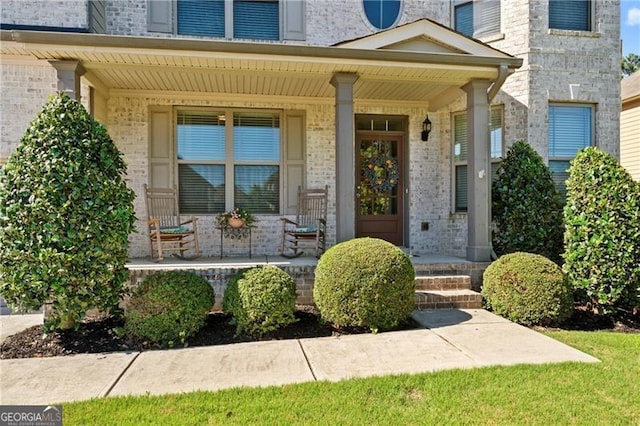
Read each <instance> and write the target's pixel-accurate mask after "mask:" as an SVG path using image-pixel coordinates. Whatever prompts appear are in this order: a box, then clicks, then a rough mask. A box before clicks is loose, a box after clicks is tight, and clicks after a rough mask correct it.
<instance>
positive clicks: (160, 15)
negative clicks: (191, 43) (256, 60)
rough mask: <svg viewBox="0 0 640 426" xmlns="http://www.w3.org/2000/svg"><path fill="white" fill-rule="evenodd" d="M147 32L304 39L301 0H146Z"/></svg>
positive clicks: (259, 38) (240, 37)
mask: <svg viewBox="0 0 640 426" xmlns="http://www.w3.org/2000/svg"><path fill="white" fill-rule="evenodd" d="M147 25H148V30H149V31H150V32H161V33H176V34H181V35H189V36H204V37H224V38H227V39H231V38H239V39H250V40H280V39H283V40H305V38H306V36H305V31H306V25H305V2H304V1H301V0H177V1H176V2H170V1H166V0H147Z"/></svg>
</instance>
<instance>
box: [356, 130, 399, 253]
mask: <svg viewBox="0 0 640 426" xmlns="http://www.w3.org/2000/svg"><path fill="white" fill-rule="evenodd" d="M402 158H403V155H402V136H399V135H385V134H384V133H382V134H377V135H366V136H363V135H359V136H358V137H357V147H356V159H357V161H356V185H357V186H356V197H357V201H356V210H357V212H356V235H357V236H358V237H374V238H381V239H383V240H386V241H389V242H390V243H393V244H395V245H402V244H403V242H404V241H403V226H402V206H403V203H402V194H403V182H402V175H403V174H402V167H403V164H402Z"/></svg>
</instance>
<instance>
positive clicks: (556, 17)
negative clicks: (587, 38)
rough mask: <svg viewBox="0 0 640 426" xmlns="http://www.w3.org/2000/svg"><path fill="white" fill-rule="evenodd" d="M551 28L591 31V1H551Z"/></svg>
mask: <svg viewBox="0 0 640 426" xmlns="http://www.w3.org/2000/svg"><path fill="white" fill-rule="evenodd" d="M549 28H556V29H559V30H579V31H591V2H590V0H571V1H568V0H549Z"/></svg>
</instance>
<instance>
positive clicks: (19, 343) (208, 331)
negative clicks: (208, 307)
mask: <svg viewBox="0 0 640 426" xmlns="http://www.w3.org/2000/svg"><path fill="white" fill-rule="evenodd" d="M295 316H296V319H297V320H298V321H297V322H295V323H293V324H290V325H289V326H287V327H283V328H281V329H279V330H277V331H274V332H271V333H268V334H265V335H262V336H254V337H248V336H236V335H235V326H234V325H232V324H230V321H231V317H230V316H229V315H226V314H223V313H212V314H210V315H209V317H208V318H207V323H206V325H205V326H204V328H203V329H202V330H201V331H200V332H199V333H198V334H196V335H195V336H193V337H192V338H190V339H189V340H188V341H187V343H186V345H185V346H187V347H195V346H211V345H227V344H231V343H240V342H251V341H260V340H282V339H300V338H313V337H326V336H336V335H344V334H361V333H370V331H369V329H368V328H364V327H360V328H357V327H351V328H339V327H335V326H334V325H333V324H331V323H326V322H323V321H321V319H320V316H319V315H318V312H317V311H316V310H315V309H314V308H312V307H302V306H301V307H299V309H298V310H297V311H296V313H295ZM123 326H124V321H123V320H122V319H116V318H113V317H107V318H90V319H87V320H85V322H83V323H82V325H81V326H80V329H79V330H77V331H60V332H55V333H52V334H50V335H49V336H46V337H43V332H44V329H43V327H42V326H41V325H37V326H34V327H30V328H28V329H26V330H24V331H22V332H20V333H17V334H14V335H13V336H9V337H8V338H7V339H6V340H5V341H4V342H3V343H2V345H1V346H0V358H2V359H8V358H39V357H51V356H63V355H73V354H81V353H103V352H116V351H144V350H153V349H155V348H153V347H151V346H150V345H148V344H145V343H144V342H134V341H131V340H129V339H127V338H126V337H124V336H122V328H123ZM417 327H418V325H417V324H416V323H415V322H414V321H413V320H411V319H408V320H407V322H406V323H404V324H402V325H400V326H399V327H398V328H397V329H399V330H407V329H412V328H417ZM536 328H537V329H542V328H541V327H536ZM545 329H547V330H549V329H551V328H545ZM553 329H557V330H585V331H596V330H605V331H614V332H625V333H640V313H633V312H627V313H622V314H620V315H618V316H616V317H603V316H600V315H596V314H595V313H593V312H592V311H591V310H589V309H587V308H585V307H576V309H575V310H574V313H573V315H572V317H571V318H570V319H569V320H568V321H566V322H565V323H564V324H563V325H562V326H561V327H560V328H553Z"/></svg>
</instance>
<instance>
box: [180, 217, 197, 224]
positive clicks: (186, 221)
mask: <svg viewBox="0 0 640 426" xmlns="http://www.w3.org/2000/svg"><path fill="white" fill-rule="evenodd" d="M198 219H200V218H199V217H195V216H191V218H190V219H189V220H185V221H184V222H181V223H180V225H187V224H189V223H196V222H197V221H198Z"/></svg>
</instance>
